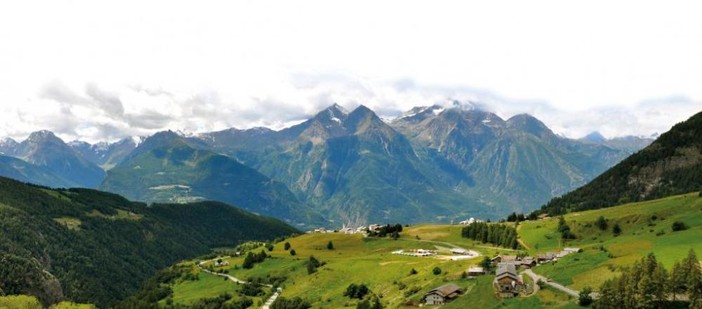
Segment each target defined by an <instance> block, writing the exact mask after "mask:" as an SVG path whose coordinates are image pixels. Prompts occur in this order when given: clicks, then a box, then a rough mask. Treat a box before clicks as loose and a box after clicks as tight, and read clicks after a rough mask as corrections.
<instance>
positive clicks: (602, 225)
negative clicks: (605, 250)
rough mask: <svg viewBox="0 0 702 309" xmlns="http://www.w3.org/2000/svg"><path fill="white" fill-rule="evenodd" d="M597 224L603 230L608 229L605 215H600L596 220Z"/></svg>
mask: <svg viewBox="0 0 702 309" xmlns="http://www.w3.org/2000/svg"><path fill="white" fill-rule="evenodd" d="M595 226H597V228H598V229H600V230H602V231H606V230H607V220H605V218H604V217H603V216H600V217H599V218H597V220H595Z"/></svg>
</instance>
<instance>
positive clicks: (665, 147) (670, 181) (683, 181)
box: [539, 113, 702, 214]
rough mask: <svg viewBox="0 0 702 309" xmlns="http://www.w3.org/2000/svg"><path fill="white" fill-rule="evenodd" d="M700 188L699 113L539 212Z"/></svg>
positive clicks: (701, 120) (591, 206)
mask: <svg viewBox="0 0 702 309" xmlns="http://www.w3.org/2000/svg"><path fill="white" fill-rule="evenodd" d="M700 189H702V113H698V114H696V115H694V116H692V117H690V118H689V119H688V120H686V121H684V122H681V123H678V124H676V125H675V126H673V128H672V129H670V131H668V132H666V133H664V134H662V135H661V136H660V137H658V139H656V140H655V141H654V142H653V143H652V144H650V145H649V146H648V147H646V148H644V149H643V150H641V151H639V152H637V153H635V154H633V155H631V156H630V157H628V158H626V159H624V160H623V161H622V162H621V163H619V164H617V165H615V166H614V167H612V168H610V169H609V170H607V171H606V172H604V173H603V174H602V175H600V176H598V177H597V178H595V179H594V180H593V181H591V182H590V183H588V184H587V185H585V186H583V187H581V188H578V189H576V190H574V191H572V192H570V193H568V194H565V195H563V196H561V197H557V198H554V199H553V200H551V201H550V202H549V203H547V204H546V205H544V206H543V207H542V208H541V210H540V211H539V212H544V213H549V214H562V213H566V212H569V211H579V210H586V209H596V208H603V207H609V206H614V205H619V204H623V203H627V202H634V201H642V200H651V199H656V198H661V197H666V196H671V195H676V194H682V193H688V192H693V191H698V190H700Z"/></svg>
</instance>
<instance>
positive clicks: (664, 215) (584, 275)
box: [172, 193, 702, 308]
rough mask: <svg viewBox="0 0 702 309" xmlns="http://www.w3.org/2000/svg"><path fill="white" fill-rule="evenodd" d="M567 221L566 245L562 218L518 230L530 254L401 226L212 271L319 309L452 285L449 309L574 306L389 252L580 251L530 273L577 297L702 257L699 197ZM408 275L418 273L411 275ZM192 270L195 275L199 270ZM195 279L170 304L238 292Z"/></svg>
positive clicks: (298, 245)
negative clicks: (648, 263)
mask: <svg viewBox="0 0 702 309" xmlns="http://www.w3.org/2000/svg"><path fill="white" fill-rule="evenodd" d="M600 216H603V217H604V218H605V219H606V221H607V225H608V228H607V230H604V231H603V230H600V229H599V228H598V227H596V226H595V225H594V222H595V220H596V219H597V218H598V217H600ZM565 220H566V222H567V224H568V225H569V226H570V227H571V230H572V231H573V232H574V233H575V235H577V237H578V238H577V239H575V240H571V241H567V242H566V241H561V240H560V237H559V236H560V235H559V234H558V233H557V232H556V228H557V224H558V219H557V218H550V219H545V220H538V221H527V222H523V223H521V224H520V225H519V227H518V231H519V235H520V238H521V242H522V243H523V245H524V246H525V247H526V248H524V249H522V250H521V251H516V250H510V249H505V248H499V247H494V246H491V245H490V244H483V243H480V242H476V241H473V240H470V239H466V238H463V237H461V229H462V226H458V225H417V226H410V227H405V229H404V230H403V232H402V233H401V237H400V238H399V239H397V240H393V239H391V238H367V237H363V236H362V235H358V234H354V235H345V234H341V233H328V234H304V235H300V236H296V237H293V238H289V239H286V240H283V241H281V242H278V243H275V244H274V247H273V250H272V251H268V250H267V249H266V248H265V247H263V246H261V247H259V248H257V249H254V250H252V252H255V253H257V252H260V251H261V250H265V251H266V253H267V254H269V255H270V257H269V258H267V259H266V260H265V261H264V262H262V263H258V264H255V266H254V267H253V268H251V269H243V268H241V265H242V263H243V261H244V258H243V256H242V257H228V258H224V260H225V261H227V262H229V263H230V264H229V265H228V266H225V267H219V268H215V269H216V270H221V271H224V270H226V271H227V272H228V273H229V274H230V275H232V276H234V277H237V278H239V279H242V280H249V279H251V278H264V279H265V278H269V277H277V278H280V277H283V278H285V280H284V281H283V282H282V283H281V284H280V287H282V288H283V293H282V296H283V297H295V296H299V297H302V298H303V299H305V300H307V301H309V302H310V303H312V305H313V308H344V307H347V308H352V307H355V306H356V304H357V303H358V300H355V299H350V298H348V297H344V296H343V294H344V291H345V290H346V288H347V287H348V286H349V284H352V283H355V284H365V285H367V286H368V287H369V288H370V290H371V291H372V294H374V295H375V296H377V297H379V298H380V299H381V301H382V303H383V305H384V306H385V307H386V308H397V307H403V306H405V305H418V304H419V303H420V302H421V301H422V297H423V296H424V294H425V293H426V292H428V291H429V290H431V289H433V288H435V287H438V286H440V285H443V284H446V283H456V284H458V285H459V286H460V287H462V288H463V289H464V291H465V293H464V295H462V296H461V297H459V298H458V299H456V300H455V301H453V302H450V303H448V304H446V305H444V306H443V307H444V308H465V307H467V306H470V307H476V308H498V307H499V308H525V307H529V308H546V307H547V308H575V307H577V304H576V300H575V299H574V298H572V297H569V296H568V295H566V294H564V293H561V292H559V291H557V290H553V289H551V288H549V287H547V288H545V289H541V290H540V291H539V292H538V293H536V294H535V295H531V296H528V297H519V298H515V299H507V300H502V299H499V298H497V297H496V296H495V295H494V291H493V288H492V279H493V276H491V275H487V276H482V277H478V278H476V279H467V278H463V277H462V276H461V275H462V272H463V271H464V270H465V269H467V268H468V267H470V266H473V265H476V264H477V263H478V262H479V261H480V260H481V259H482V257H479V258H475V259H472V260H460V261H452V260H450V259H447V258H443V259H442V258H439V257H410V256H401V255H393V254H391V252H392V251H395V250H408V249H431V250H438V252H439V254H440V255H450V251H449V250H450V249H451V248H455V247H461V248H465V249H472V250H476V251H478V252H480V253H481V254H483V255H487V256H494V255H496V254H517V253H520V252H521V253H528V254H530V255H536V254H539V253H545V252H558V251H560V250H561V249H562V248H563V247H579V248H582V249H583V252H581V253H578V254H571V255H568V256H566V257H564V258H561V259H560V260H559V261H558V262H556V263H553V264H546V265H540V266H538V267H536V268H535V269H534V271H535V272H536V273H539V274H542V275H544V276H547V277H549V278H551V279H553V280H554V281H557V282H559V283H562V284H564V285H566V286H570V287H571V288H574V289H576V290H577V289H581V288H583V287H585V286H591V287H594V288H597V287H599V285H600V284H601V283H602V282H603V281H604V280H606V279H608V278H612V277H614V276H617V275H618V274H619V269H620V267H621V266H626V265H629V264H630V263H633V262H634V261H635V260H637V259H640V258H641V257H642V256H644V255H646V254H648V253H649V252H654V253H655V254H656V256H657V257H658V258H659V260H661V261H662V262H663V263H664V264H665V265H666V267H671V266H672V263H673V262H674V261H676V260H679V259H681V258H682V257H684V256H685V255H686V254H687V251H688V250H689V249H690V248H692V249H695V250H696V251H697V252H698V253H700V254H702V242H699V241H698V240H699V239H702V238H700V237H702V198H700V197H699V195H698V194H697V193H694V194H686V195H680V196H673V197H669V198H665V199H661V200H656V201H650V202H643V203H634V204H627V205H623V206H619V207H613V208H608V209H600V210H592V211H586V212H580V213H573V214H568V215H566V216H565ZM675 221H681V222H684V223H685V224H686V225H687V226H688V227H689V228H688V229H686V230H683V231H677V232H673V231H672V228H671V226H672V223H673V222H675ZM510 224H512V223H510ZM615 224H618V225H619V226H620V227H621V229H622V233H621V234H620V235H616V236H615V235H614V234H613V233H612V227H613V226H614V225H615ZM285 242H289V243H290V245H291V249H290V250H285V249H284V243H285ZM329 242H332V243H333V245H334V249H332V250H329V249H327V244H328V243H329ZM291 250H295V252H296V255H294V256H293V255H291V254H290V251H291ZM310 256H314V257H315V258H317V259H318V260H320V261H321V262H323V263H325V264H324V265H323V266H321V267H319V268H318V269H317V271H316V272H315V273H312V274H308V271H307V267H306V265H307V264H306V263H307V261H308V259H309V257H310ZM190 263H192V261H191V262H190ZM210 263H211V262H210ZM193 265H194V263H193ZM207 265H209V263H206V264H205V266H206V267H207ZM435 267H439V268H440V269H441V273H440V274H438V275H435V274H434V273H433V271H432V270H433V269H434V268H435ZM412 269H414V270H415V271H416V274H411V273H410V272H411V270H412ZM193 271H198V270H197V268H196V267H195V266H193ZM199 278H200V280H198V281H182V282H178V283H176V284H175V285H174V286H173V287H172V289H173V301H174V302H175V303H183V304H187V303H192V302H194V301H196V300H197V299H199V298H202V297H215V296H217V295H219V294H222V293H230V294H232V295H235V297H236V295H237V291H238V289H239V285H238V284H236V283H234V282H232V281H229V280H226V281H225V280H224V279H223V278H222V277H219V276H214V275H210V274H206V273H204V272H200V274H199ZM528 282H529V280H528ZM532 284H533V283H532ZM266 291H267V295H264V296H263V297H258V298H254V300H255V304H260V303H261V302H264V301H265V298H266V297H268V295H270V293H272V291H271V289H270V288H266Z"/></svg>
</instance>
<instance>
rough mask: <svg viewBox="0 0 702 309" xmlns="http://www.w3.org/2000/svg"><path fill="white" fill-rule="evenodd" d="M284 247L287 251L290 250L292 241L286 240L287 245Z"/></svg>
mask: <svg viewBox="0 0 702 309" xmlns="http://www.w3.org/2000/svg"><path fill="white" fill-rule="evenodd" d="M283 249H285V251H288V250H290V243H289V242H287V241H286V242H285V245H283Z"/></svg>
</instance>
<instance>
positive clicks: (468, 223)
mask: <svg viewBox="0 0 702 309" xmlns="http://www.w3.org/2000/svg"><path fill="white" fill-rule="evenodd" d="M476 222H483V220H478V219H476V218H470V219H468V220H463V221H461V222H458V224H460V225H471V224H473V223H476Z"/></svg>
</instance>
